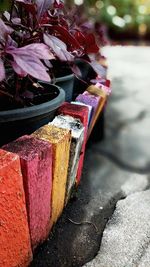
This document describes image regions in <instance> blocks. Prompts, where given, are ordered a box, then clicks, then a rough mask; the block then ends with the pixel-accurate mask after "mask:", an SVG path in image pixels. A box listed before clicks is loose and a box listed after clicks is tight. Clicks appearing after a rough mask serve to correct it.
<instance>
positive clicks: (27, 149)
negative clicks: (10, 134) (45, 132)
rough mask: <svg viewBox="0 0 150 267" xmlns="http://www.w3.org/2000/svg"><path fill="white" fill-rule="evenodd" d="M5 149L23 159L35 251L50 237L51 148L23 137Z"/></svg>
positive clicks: (42, 142) (29, 137)
mask: <svg viewBox="0 0 150 267" xmlns="http://www.w3.org/2000/svg"><path fill="white" fill-rule="evenodd" d="M3 148H4V149H5V150H7V151H10V152H14V153H16V154H18V155H19V157H20V162H21V169H22V174H23V180H24V188H25V194H26V203H27V211H28V220H29V227H30V234H31V242H32V247H33V249H34V248H35V247H36V246H37V245H38V244H39V243H41V242H43V241H44V240H45V239H46V238H47V237H48V234H49V230H50V216H51V190H52V147H51V145H50V143H48V142H46V141H43V140H39V139H36V138H35V137H33V136H23V137H21V138H19V139H17V140H15V141H13V142H11V143H9V144H8V145H6V146H4V147H3Z"/></svg>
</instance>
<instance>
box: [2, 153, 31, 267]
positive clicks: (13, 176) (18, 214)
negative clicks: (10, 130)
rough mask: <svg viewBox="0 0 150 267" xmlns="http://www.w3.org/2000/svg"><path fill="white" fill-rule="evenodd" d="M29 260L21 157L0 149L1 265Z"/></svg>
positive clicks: (19, 265)
mask: <svg viewBox="0 0 150 267" xmlns="http://www.w3.org/2000/svg"><path fill="white" fill-rule="evenodd" d="M31 260H32V251H31V244H30V235H29V228H28V221H27V214H26V205H25V196H24V189H23V179H22V175H21V169H20V160H19V157H18V156H17V155H15V154H12V153H9V152H6V151H4V150H0V266H1V267H26V266H28V265H29V262H30V261H31Z"/></svg>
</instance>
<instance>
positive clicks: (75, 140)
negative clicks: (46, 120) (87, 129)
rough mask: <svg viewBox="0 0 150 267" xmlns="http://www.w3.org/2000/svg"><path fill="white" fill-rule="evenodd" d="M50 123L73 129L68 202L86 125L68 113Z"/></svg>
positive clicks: (67, 189) (74, 179) (67, 192)
mask: <svg viewBox="0 0 150 267" xmlns="http://www.w3.org/2000/svg"><path fill="white" fill-rule="evenodd" d="M50 124H52V125H55V126H57V127H59V128H63V129H69V130H71V137H72V138H71V147H70V158H69V168H68V177H67V188H66V203H67V201H68V200H69V198H70V195H71V192H72V189H73V187H74V185H75V182H76V176H77V170H78V164H79V159H80V154H81V149H82V145H83V141H84V127H83V124H82V123H81V121H80V120H79V119H75V118H73V117H71V116H68V115H58V116H56V117H55V119H54V120H53V121H52V122H51V123H50Z"/></svg>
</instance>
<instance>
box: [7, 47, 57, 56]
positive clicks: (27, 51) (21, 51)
mask: <svg viewBox="0 0 150 267" xmlns="http://www.w3.org/2000/svg"><path fill="white" fill-rule="evenodd" d="M6 52H7V53H8V54H12V55H14V54H15V55H18V56H25V55H27V56H28V55H29V56H33V57H35V58H39V59H49V60H50V59H54V56H53V54H52V53H51V52H50V50H49V48H48V46H47V45H45V44H37V43H35V44H30V45H26V46H23V47H21V48H14V47H11V46H10V47H8V48H7V49H6Z"/></svg>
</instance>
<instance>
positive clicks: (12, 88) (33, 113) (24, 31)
mask: <svg viewBox="0 0 150 267" xmlns="http://www.w3.org/2000/svg"><path fill="white" fill-rule="evenodd" d="M44 2H45V1H39V0H38V1H37V2H36V3H34V4H33V3H31V1H23V0H22V1H21V0H18V1H17V0H16V1H12V6H11V12H10V13H9V12H4V15H3V17H4V20H2V19H1V18H0V129H1V140H0V145H3V144H5V143H7V142H9V141H11V140H13V139H14V138H17V137H18V136H20V135H23V134H26V133H31V132H32V131H34V130H36V129H37V128H39V127H40V126H42V125H43V124H45V123H47V122H48V121H49V120H51V119H52V118H53V117H54V113H55V111H56V109H57V108H58V107H59V106H60V105H61V103H62V102H63V101H64V99H65V94H64V91H63V90H62V89H61V88H59V87H58V86H54V85H52V84H51V85H50V84H49V83H50V81H51V78H50V75H49V74H48V72H47V70H48V69H47V67H46V64H48V63H47V62H49V63H50V60H52V59H54V58H55V56H54V54H53V53H52V52H51V50H50V49H49V48H48V46H47V45H45V44H44V43H43V42H42V34H43V33H42V32H41V31H40V28H39V20H40V16H42V14H43V12H45V8H46V6H45V5H44V4H43V3H44ZM28 11H29V12H28ZM19 14H21V15H20V16H19ZM39 80H40V81H41V82H38V81H39Z"/></svg>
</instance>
